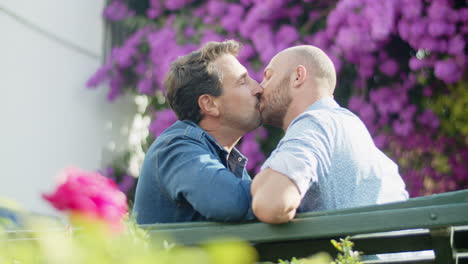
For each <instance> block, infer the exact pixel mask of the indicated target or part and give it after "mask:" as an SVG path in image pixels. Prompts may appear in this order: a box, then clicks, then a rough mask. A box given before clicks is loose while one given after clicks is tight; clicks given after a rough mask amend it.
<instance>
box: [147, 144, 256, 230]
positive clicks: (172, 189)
mask: <svg viewBox="0 0 468 264" xmlns="http://www.w3.org/2000/svg"><path fill="white" fill-rule="evenodd" d="M157 155H158V157H157V160H158V164H156V169H157V170H158V171H157V172H158V173H157V177H156V180H158V181H161V184H162V186H163V188H164V191H166V192H167V193H168V195H169V196H170V197H171V199H173V200H174V201H177V200H181V199H185V200H186V201H187V202H188V203H190V205H192V207H193V208H194V209H195V210H196V211H197V212H199V213H200V214H201V215H203V216H205V217H206V218H208V219H209V220H213V221H243V220H250V219H254V216H253V214H252V210H251V201H252V199H251V195H250V185H251V181H250V180H243V179H240V178H237V177H236V176H235V175H234V174H233V173H232V172H231V171H230V170H229V169H227V168H226V167H225V166H224V165H223V164H222V163H221V162H220V161H219V159H218V158H217V157H215V156H214V155H213V154H212V153H210V152H209V151H208V150H207V149H206V147H205V146H203V145H202V144H200V143H199V142H197V141H189V140H179V141H174V142H172V143H171V144H168V145H166V146H165V147H163V148H161V149H160V150H159V151H158V154H157Z"/></svg>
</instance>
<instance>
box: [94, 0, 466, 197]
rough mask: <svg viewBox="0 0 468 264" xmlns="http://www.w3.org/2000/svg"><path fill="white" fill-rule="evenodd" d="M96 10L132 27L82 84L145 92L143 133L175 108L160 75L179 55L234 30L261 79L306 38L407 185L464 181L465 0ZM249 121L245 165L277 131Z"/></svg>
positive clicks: (342, 98)
mask: <svg viewBox="0 0 468 264" xmlns="http://www.w3.org/2000/svg"><path fill="white" fill-rule="evenodd" d="M143 2H144V1H143ZM104 16H105V17H106V18H107V19H109V20H111V21H114V23H117V24H118V25H120V26H122V27H124V28H126V29H129V30H131V31H132V32H133V33H132V34H130V35H129V36H128V38H127V39H126V40H125V41H124V42H123V44H122V45H118V46H115V47H114V48H113V49H112V51H111V53H110V54H109V57H108V60H107V62H106V63H105V64H104V65H103V66H102V67H101V68H100V69H98V70H97V72H96V73H95V74H94V75H93V76H92V77H91V78H90V79H89V81H88V83H87V85H88V87H96V86H97V85H98V84H101V83H105V82H108V83H109V89H110V90H109V93H108V98H109V100H110V101H113V100H115V99H116V98H117V97H118V96H120V95H122V94H123V93H124V92H125V91H131V92H134V93H136V94H140V95H146V96H148V97H150V98H151V99H150V104H149V105H148V108H147V111H146V113H145V114H147V115H150V116H153V117H155V118H154V119H153V122H152V123H151V125H150V131H151V133H150V136H149V138H148V139H147V142H149V143H150V142H152V140H153V139H154V138H155V137H157V136H158V135H159V134H160V133H161V132H162V131H163V130H164V128H166V127H167V126H169V125H170V124H171V123H172V122H174V120H175V118H174V114H173V113H172V112H171V111H170V110H166V109H167V108H168V107H167V105H166V104H165V102H164V100H163V95H164V92H165V90H164V87H163V86H162V79H163V77H164V74H165V73H166V71H167V70H168V68H169V65H170V62H171V61H173V60H174V59H175V58H177V57H178V56H180V55H183V54H186V53H188V52H190V51H192V50H194V49H196V48H198V47H200V45H202V44H203V43H205V42H207V41H209V40H224V39H227V38H228V39H237V40H239V41H241V42H242V43H243V44H244V48H243V49H242V50H241V53H240V54H239V60H240V62H241V63H242V64H243V65H245V67H246V68H247V69H248V71H249V73H250V74H251V75H252V76H253V77H254V78H255V79H257V80H260V79H261V73H262V70H263V68H264V66H265V65H266V64H267V63H268V62H269V60H270V59H271V58H272V56H274V55H275V54H276V53H277V52H279V51H281V50H282V49H284V48H287V47H289V46H292V45H297V44H311V45H314V46H318V47H320V48H322V49H323V50H324V51H325V52H326V53H327V54H328V55H329V56H330V58H331V59H332V60H333V62H334V64H335V67H336V70H337V72H338V87H337V89H336V92H335V97H336V99H337V100H338V102H339V103H340V104H341V105H343V106H345V107H348V108H349V109H351V110H352V111H354V112H355V113H356V114H358V115H359V116H360V117H361V118H362V119H363V121H364V123H365V124H366V126H367V127H368V128H369V130H370V132H371V134H372V136H373V138H374V140H375V143H376V145H377V146H378V147H379V148H381V149H382V150H384V151H385V152H386V153H387V154H388V155H389V156H390V157H391V158H393V159H394V160H395V161H396V162H397V163H398V164H399V166H400V171H401V174H402V175H403V177H404V179H405V181H406V183H407V186H408V189H409V191H410V194H411V195H412V196H419V195H426V194H431V193H438V192H445V191H452V190H456V189H463V188H467V187H468V164H467V163H466V162H464V160H466V156H467V155H468V154H467V153H468V140H467V136H468V133H467V130H468V129H467V125H466V124H467V122H466V116H468V110H467V109H468V107H467V106H466V98H467V95H468V92H467V89H466V87H467V85H466V84H467V80H466V69H467V67H466V66H467V64H468V60H467V54H466V39H467V35H468V23H467V22H468V7H467V4H466V1H455V0H432V1H425V0H334V1H323V0H314V1H310V0H307V1H296V0H274V1H252V0H238V1H227V0H208V1H193V0H178V1H158V0H149V1H148V2H147V4H141V2H140V1H133V0H132V1H127V2H123V0H114V1H111V2H110V4H109V5H108V6H107V7H106V9H105V10H104ZM255 133H256V136H252V135H247V136H246V137H244V139H243V141H242V142H241V143H240V144H241V145H240V146H239V148H240V149H241V150H242V151H244V152H246V154H247V157H248V158H249V160H250V161H249V164H248V166H249V169H250V171H251V172H252V173H254V172H255V171H258V168H259V166H260V165H261V164H262V161H263V160H264V158H265V156H267V155H268V154H269V152H270V151H271V150H272V148H273V147H274V145H275V143H276V140H277V139H278V138H279V137H280V135H281V134H280V133H279V132H278V131H277V130H269V133H268V135H265V132H254V134H255ZM259 134H262V136H258V135H259Z"/></svg>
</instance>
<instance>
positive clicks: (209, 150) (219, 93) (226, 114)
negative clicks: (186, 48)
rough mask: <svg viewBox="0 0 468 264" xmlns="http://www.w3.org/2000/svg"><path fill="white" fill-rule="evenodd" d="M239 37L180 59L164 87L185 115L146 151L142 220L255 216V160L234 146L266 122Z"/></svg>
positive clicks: (139, 206)
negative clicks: (249, 168) (250, 165)
mask: <svg viewBox="0 0 468 264" xmlns="http://www.w3.org/2000/svg"><path fill="white" fill-rule="evenodd" d="M239 48H240V45H239V43H238V42H236V41H232V40H230V41H224V42H221V43H220V42H210V43H207V44H206V45H205V46H203V47H202V48H200V49H199V50H197V51H194V52H192V53H190V54H188V55H186V56H183V57H180V58H178V59H177V60H176V61H175V62H174V63H173V64H172V66H171V69H170V71H169V73H168V74H167V76H166V79H165V82H164V85H165V88H166V90H167V100H168V102H169V105H170V106H171V108H172V109H173V110H174V112H175V113H176V115H177V117H178V118H179V121H177V122H176V123H175V124H174V125H172V126H171V127H169V128H168V129H167V130H166V131H165V132H163V133H162V134H161V135H160V136H159V137H158V138H157V139H156V140H155V141H154V142H153V144H152V145H151V147H150V148H149V149H148V151H147V153H146V157H145V160H144V162H143V166H142V169H141V173H140V177H139V181H138V185H137V190H136V197H135V205H134V209H133V213H134V214H136V220H137V223H138V224H149V223H169V222H186V221H209V220H211V221H243V220H249V219H253V218H254V216H253V213H252V210H251V195H250V184H251V179H250V176H249V175H248V174H247V172H246V169H245V165H246V162H247V159H246V158H245V157H244V156H243V155H242V154H241V153H239V152H238V151H237V150H236V149H235V148H234V146H235V145H236V143H237V142H238V141H239V139H240V138H241V137H242V136H243V135H244V134H245V133H247V132H249V131H251V130H253V129H255V128H257V127H258V126H260V124H261V115H260V112H259V96H260V95H261V93H262V88H261V87H260V85H259V84H258V83H257V82H256V81H255V80H253V79H252V78H250V76H249V74H248V72H247V70H246V69H245V67H244V66H242V65H241V64H240V63H239V61H238V60H237V59H236V57H235V56H236V55H237V53H238V51H239Z"/></svg>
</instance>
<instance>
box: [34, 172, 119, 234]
mask: <svg viewBox="0 0 468 264" xmlns="http://www.w3.org/2000/svg"><path fill="white" fill-rule="evenodd" d="M62 177H63V178H61V180H62V182H61V183H60V185H59V186H58V187H57V189H56V190H55V192H54V193H53V194H43V195H42V196H43V197H44V198H45V199H46V200H48V201H49V202H50V203H51V204H52V205H53V206H54V207H55V208H57V209H58V210H60V211H69V212H71V213H79V214H83V215H86V216H91V217H93V218H98V219H101V220H103V221H105V222H107V223H109V224H110V225H111V226H113V227H119V226H120V223H121V220H122V217H123V216H124V215H125V214H126V213H127V210H128V207H127V199H126V196H125V194H124V193H122V192H121V191H120V190H119V188H118V186H117V185H116V184H115V182H114V181H113V180H111V179H109V178H106V177H105V176H103V175H101V174H99V173H98V172H88V171H84V170H81V169H79V168H75V167H70V168H67V169H66V170H65V171H64V173H63V175H62Z"/></svg>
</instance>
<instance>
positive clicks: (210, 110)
mask: <svg viewBox="0 0 468 264" xmlns="http://www.w3.org/2000/svg"><path fill="white" fill-rule="evenodd" d="M198 106H199V107H200V110H201V112H202V114H203V115H209V116H215V117H218V116H219V107H218V103H217V102H216V100H215V97H213V96H211V95H209V94H203V95H201V96H199V97H198Z"/></svg>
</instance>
